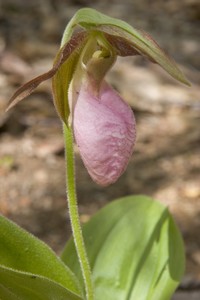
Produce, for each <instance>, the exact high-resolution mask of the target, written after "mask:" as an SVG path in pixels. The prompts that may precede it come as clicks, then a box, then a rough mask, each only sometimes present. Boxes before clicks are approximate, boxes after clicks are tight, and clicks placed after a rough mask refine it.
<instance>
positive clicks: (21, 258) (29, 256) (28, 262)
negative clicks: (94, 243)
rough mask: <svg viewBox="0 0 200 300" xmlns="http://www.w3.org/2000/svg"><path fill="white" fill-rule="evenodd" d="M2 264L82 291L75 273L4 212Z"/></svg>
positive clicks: (0, 235)
mask: <svg viewBox="0 0 200 300" xmlns="http://www.w3.org/2000/svg"><path fill="white" fill-rule="evenodd" d="M0 265H1V266H4V267H7V268H11V269H16V270H18V271H22V272H28V273H32V274H34V275H37V276H38V275H40V276H43V277H46V279H50V280H52V281H55V282H57V283H58V284H60V285H62V286H63V287H65V288H67V289H68V290H69V291H71V292H73V293H75V294H78V295H80V294H81V290H80V285H79V283H78V280H77V278H76V277H75V275H74V274H73V273H72V272H71V271H70V270H69V268H68V267H67V266H66V265H65V264H64V263H63V262H62V261H61V260H60V258H58V257H57V256H56V255H55V253H54V252H53V251H52V250H51V249H50V248H49V247H48V246H47V245H46V244H45V243H43V242H42V241H40V240H39V239H37V238H35V237H34V236H33V235H31V234H29V233H28V232H26V231H25V230H23V229H22V228H20V227H19V226H17V225H16V224H14V223H13V222H11V221H9V220H8V219H6V218H5V217H3V216H1V215H0ZM0 299H1V297H0ZM43 299H44V298H43Z"/></svg>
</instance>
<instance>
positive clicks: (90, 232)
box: [62, 196, 184, 300]
mask: <svg viewBox="0 0 200 300" xmlns="http://www.w3.org/2000/svg"><path fill="white" fill-rule="evenodd" d="M83 234H84V239H85V243H86V248H87V252H88V256H89V261H90V264H91V268H92V276H93V281H94V287H95V293H96V298H95V300H102V299H115V300H123V299H129V300H135V299H140V300H169V299H170V297H171V296H172V294H173V292H174V290H175V289H176V287H177V286H178V284H179V282H180V280H181V277H182V275H183V272H184V250H183V242H182V238H181V235H180V233H179V230H178V229H177V227H176V225H175V223H174V221H173V219H172V217H171V216H170V214H169V212H168V210H167V208H166V207H164V206H162V205H161V204H160V203H158V202H156V201H154V200H153V199H151V198H148V197H145V196H130V197H125V198H121V199H119V200H117V201H114V202H112V203H111V204H109V205H107V206H106V207H104V208H103V209H102V210H101V211H99V212H98V213H97V214H96V215H95V216H94V217H92V218H91V220H90V221H89V222H88V223H87V224H85V225H84V226H83ZM62 259H63V261H64V262H65V263H66V264H67V265H68V266H69V267H70V269H71V270H73V272H74V273H75V274H76V275H77V277H78V278H79V279H80V281H82V282H83V279H82V277H81V271H80V267H79V262H78V259H77V256H76V254H75V249H74V244H73V241H72V240H70V241H69V242H68V243H67V245H66V248H65V249H64V252H63V254H62ZM82 284H83V283H82Z"/></svg>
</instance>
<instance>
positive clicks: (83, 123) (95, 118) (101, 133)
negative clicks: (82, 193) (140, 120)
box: [73, 79, 136, 186]
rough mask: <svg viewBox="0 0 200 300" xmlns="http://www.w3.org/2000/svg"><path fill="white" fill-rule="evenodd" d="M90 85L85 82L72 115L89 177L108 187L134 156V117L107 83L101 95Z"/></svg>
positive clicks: (75, 132) (103, 84)
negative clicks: (96, 93) (95, 92)
mask: <svg viewBox="0 0 200 300" xmlns="http://www.w3.org/2000/svg"><path fill="white" fill-rule="evenodd" d="M88 80H89V79H88ZM90 84H91V82H87V84H85V82H83V84H82V85H81V89H80V91H79V95H78V98H77V102H76V105H75V108H74V115H73V127H74V136H75V140H76V143H77V145H78V147H79V151H80V155H81V157H82V160H83V162H84V164H85V166H86V168H87V170H88V172H89V174H90V176H91V177H92V179H93V180H94V181H95V182H97V183H98V184H100V185H103V186H106V185H109V184H111V183H113V182H115V181H116V180H117V179H118V178H119V177H120V175H121V174H122V173H123V172H124V171H125V169H126V166H127V164H128V161H129V159H130V157H131V155H132V152H133V146H134V143H135V136H136V131H135V118H134V115H133V112H132V110H131V108H130V107H129V106H128V105H127V104H126V103H125V102H124V101H123V99H122V98H121V97H120V96H119V95H118V94H117V93H116V92H115V91H114V90H113V89H112V88H111V87H110V86H109V85H108V84H107V83H106V82H105V81H104V82H103V83H102V84H101V87H100V90H99V93H98V95H95V94H93V93H92V91H93V89H92V88H90V87H88V85H90Z"/></svg>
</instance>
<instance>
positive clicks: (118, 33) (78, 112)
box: [8, 8, 188, 186]
mask: <svg viewBox="0 0 200 300" xmlns="http://www.w3.org/2000/svg"><path fill="white" fill-rule="evenodd" d="M118 55H119V56H130V55H143V56H145V57H147V58H149V59H150V60H151V61H152V62H155V63H158V64H159V65H160V66H162V67H163V68H164V69H165V70H166V71H167V72H168V73H169V74H170V75H172V76H173V77H174V78H176V79H178V80H179V81H181V82H183V83H185V84H188V82H187V80H186V79H185V77H184V75H183V74H182V73H181V71H180V70H179V69H178V68H177V66H176V65H175V63H174V62H173V61H172V60H171V59H169V58H168V56H166V54H165V53H164V52H163V51H162V50H161V49H160V47H159V46H158V45H157V43H156V42H154V40H153V39H152V38H151V37H150V36H149V35H147V34H146V33H144V32H140V31H138V30H135V29H134V28H132V27H131V26H129V25H128V24H127V23H125V22H123V21H121V20H117V19H113V18H110V17H107V16H105V15H103V14H100V13H98V12H97V11H95V10H93V9H88V8H84V9H81V10H79V11H78V12H77V13H76V14H75V16H74V17H73V18H72V20H71V21H70V22H69V24H68V26H67V27H66V30H65V32H64V35H63V40H62V45H61V49H60V51H59V52H58V53H57V55H56V58H55V62H54V65H53V68H52V69H51V70H50V71H48V72H47V73H45V74H42V75H40V76H38V77H36V78H35V79H33V80H31V81H30V82H28V83H26V84H25V85H24V86H22V87H21V88H19V89H18V90H17V91H16V93H15V94H14V95H13V97H12V98H11V100H10V105H9V107H8V108H10V107H12V106H14V105H15V104H16V103H18V102H19V101H20V100H22V99H23V98H25V97H26V96H28V95H29V94H31V93H32V91H33V90H34V89H35V88H36V87H37V86H38V85H39V84H40V83H41V82H42V81H44V80H46V79H48V78H51V77H53V78H52V83H53V95H54V104H55V107H56V110H57V112H58V114H59V116H60V118H61V120H62V121H63V122H64V123H65V124H66V125H67V126H72V128H73V132H74V138H75V142H76V143H77V145H78V148H79V151H80V155H81V157H82V160H83V162H84V164H85V166H86V168H87V170H88V172H89V174H90V176H91V177H92V178H93V180H94V181H95V182H97V183H98V184H101V185H104V186H106V185H109V184H111V183H113V182H115V181H116V180H117V179H118V178H119V177H120V175H121V174H122V173H123V172H124V171H125V169H126V167H127V164H128V161H129V159H130V157H131V155H132V152H133V147H134V143H135V137H136V129H135V119H134V115H133V112H132V109H131V108H130V106H129V105H128V104H127V103H126V102H125V101H124V100H123V99H122V98H121V97H120V95H118V94H117V92H116V91H114V90H113V89H112V87H111V86H109V85H108V84H107V83H106V81H105V75H106V73H107V72H108V71H109V69H110V68H111V67H112V65H113V63H114V62H115V61H116V57H117V56H118ZM144 85H145V83H144Z"/></svg>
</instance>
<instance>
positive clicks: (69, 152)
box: [63, 124, 94, 300]
mask: <svg viewBox="0 0 200 300" xmlns="http://www.w3.org/2000/svg"><path fill="white" fill-rule="evenodd" d="M63 129H64V139H65V159H66V184H67V200H68V207H69V216H70V221H71V227H72V233H73V238H74V243H75V247H76V251H77V255H78V258H79V262H80V266H81V271H82V275H83V279H84V283H85V292H86V297H87V300H93V299H94V296H93V288H92V279H91V271H90V265H89V262H88V257H87V253H86V249H85V245H84V240H83V234H82V230H81V225H80V219H79V213H78V205H77V196H76V183H75V171H74V151H73V133H72V129H71V127H67V126H66V125H65V124H64V126H63Z"/></svg>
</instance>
